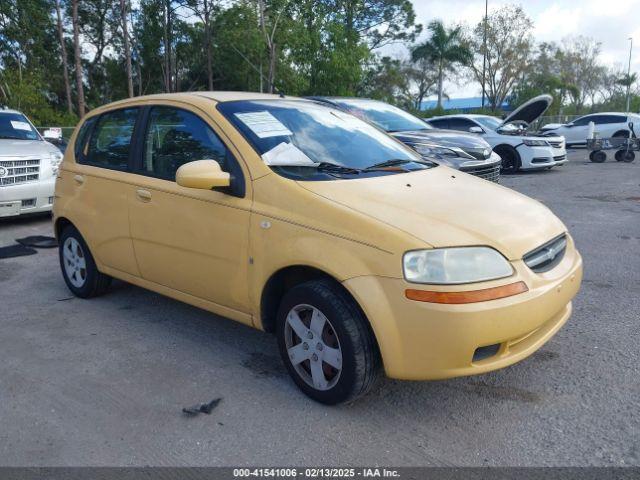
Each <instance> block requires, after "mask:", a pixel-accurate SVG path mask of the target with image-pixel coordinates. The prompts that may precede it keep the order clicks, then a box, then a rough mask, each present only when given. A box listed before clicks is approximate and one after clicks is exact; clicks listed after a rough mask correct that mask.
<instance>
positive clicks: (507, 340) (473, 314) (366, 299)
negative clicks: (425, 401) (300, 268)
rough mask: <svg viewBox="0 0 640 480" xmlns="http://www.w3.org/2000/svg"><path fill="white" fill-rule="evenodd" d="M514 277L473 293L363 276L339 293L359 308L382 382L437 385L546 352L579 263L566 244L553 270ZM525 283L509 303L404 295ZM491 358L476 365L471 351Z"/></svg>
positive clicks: (563, 316) (518, 264) (567, 305)
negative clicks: (484, 350)
mask: <svg viewBox="0 0 640 480" xmlns="http://www.w3.org/2000/svg"><path fill="white" fill-rule="evenodd" d="M512 264H513V266H514V269H515V270H516V273H515V274H514V276H512V277H510V278H508V279H503V280H501V281H493V282H486V283H483V284H481V285H480V286H478V284H476V285H473V286H469V285H466V286H457V287H455V286H449V287H443V286H433V285H415V284H410V283H407V282H406V281H404V280H403V279H396V278H382V277H373V276H365V277H358V278H353V279H350V280H347V281H345V282H344V285H345V287H346V288H347V289H348V290H349V291H350V292H351V293H352V294H353V296H354V297H355V298H356V300H357V301H358V303H359V304H360V305H361V307H362V308H363V310H364V312H365V314H366V315H367V318H368V319H369V321H370V322H371V325H372V328H373V330H374V333H375V335H376V338H377V340H378V345H379V347H380V352H381V354H382V359H383V363H384V367H385V372H386V374H387V376H389V377H392V378H398V379H406V380H436V379H444V378H452V377H459V376H466V375H476V374H480V373H485V372H489V371H492V370H497V369H500V368H504V367H507V366H509V365H512V364H514V363H516V362H518V361H520V360H522V359H524V358H526V357H528V356H529V355H531V354H532V353H533V352H535V351H536V350H537V349H539V348H540V347H541V346H542V345H544V344H545V343H546V342H547V341H548V340H549V339H550V338H551V337H552V336H553V335H554V334H555V333H556V332H557V331H558V330H559V329H560V328H561V327H562V326H563V325H564V323H565V322H566V321H567V319H568V318H569V316H570V315H571V310H572V304H571V301H572V299H573V298H574V296H575V295H576V294H577V292H578V290H579V289H580V284H581V281H582V258H581V257H580V254H579V253H578V252H577V250H575V247H574V246H573V242H572V241H570V244H569V246H568V247H567V252H566V253H565V256H564V258H563V259H562V261H561V262H560V263H559V264H558V266H556V267H555V268H554V269H553V270H551V271H549V272H546V273H541V274H536V273H534V272H532V271H531V270H529V268H528V267H527V266H526V265H525V264H524V262H522V261H515V262H512ZM518 281H523V282H525V283H526V285H527V287H528V289H529V290H528V291H527V292H525V293H521V294H518V295H514V296H512V297H508V298H502V299H499V300H491V301H487V302H479V303H470V304H463V305H445V304H436V303H425V302H418V301H413V300H409V299H407V298H406V296H405V291H406V290H407V289H416V288H418V289H420V288H422V289H424V290H434V291H448V292H452V291H458V292H461V291H469V290H477V289H483V288H491V287H496V286H501V285H506V284H510V283H514V282H518ZM488 346H492V347H495V349H496V350H497V353H495V354H494V355H492V356H489V357H488V358H483V359H478V357H476V359H475V360H474V355H475V354H476V351H477V349H479V348H481V347H488Z"/></svg>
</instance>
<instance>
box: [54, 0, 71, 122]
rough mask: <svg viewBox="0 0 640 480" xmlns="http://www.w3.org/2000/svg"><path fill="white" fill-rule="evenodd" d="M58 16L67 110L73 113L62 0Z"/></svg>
mask: <svg viewBox="0 0 640 480" xmlns="http://www.w3.org/2000/svg"><path fill="white" fill-rule="evenodd" d="M56 16H57V17H58V38H59V39H60V50H61V52H62V75H63V77H64V92H65V94H66V97H67V110H68V112H69V115H73V101H72V100H71V84H70V83H69V67H68V66H67V47H66V46H65V44H64V29H63V27H62V13H61V12H60V0H56Z"/></svg>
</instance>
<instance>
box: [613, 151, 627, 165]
mask: <svg viewBox="0 0 640 480" xmlns="http://www.w3.org/2000/svg"><path fill="white" fill-rule="evenodd" d="M624 153H625V151H624V150H618V151H617V152H616V154H615V155H614V157H615V159H616V162H621V161H622V156H623V155H624Z"/></svg>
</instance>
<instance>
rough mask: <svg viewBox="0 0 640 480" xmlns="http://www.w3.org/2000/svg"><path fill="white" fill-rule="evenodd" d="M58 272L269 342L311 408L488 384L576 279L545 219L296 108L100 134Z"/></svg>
mask: <svg viewBox="0 0 640 480" xmlns="http://www.w3.org/2000/svg"><path fill="white" fill-rule="evenodd" d="M54 221H55V230H56V235H57V237H58V239H59V244H60V264H61V268H62V274H63V276H64V280H65V281H66V283H67V285H68V287H69V288H70V289H71V291H72V292H73V293H74V294H76V295H77V296H79V297H83V298H85V297H92V296H95V295H99V294H101V293H103V292H104V291H105V290H106V289H107V287H108V285H109V283H110V281H111V278H118V279H121V280H124V281H126V282H130V283H132V284H135V285H138V286H141V287H143V288H147V289H150V290H153V291H155V292H158V293H160V294H163V295H167V296H170V297H173V298H175V299H177V300H181V301H183V302H186V303H189V304H192V305H195V306H197V307H200V308H203V309H205V310H208V311H211V312H214V313H216V314H219V315H222V316H225V317H228V318H231V319H233V320H236V321H239V322H241V323H244V324H247V325H250V326H253V327H256V328H259V329H263V330H265V331H267V332H273V333H275V334H276V336H277V339H278V345H279V349H280V353H281V356H282V359H283V361H284V363H285V365H286V367H287V369H288V371H289V373H290V374H291V377H292V378H293V380H294V381H295V383H296V384H297V385H298V387H300V389H301V390H302V391H303V392H304V393H306V394H307V395H309V396H310V397H312V398H313V399H315V400H318V401H320V402H324V403H328V404H335V403H339V402H345V401H351V400H353V399H355V398H357V397H358V396H361V395H363V394H364V393H366V392H367V391H368V390H370V389H371V387H372V385H373V384H374V383H375V380H376V379H377V378H378V377H379V376H380V374H381V373H382V372H383V371H384V373H386V375H387V376H389V377H393V378H399V379H411V380H429V379H443V378H450V377H457V376H463V375H475V374H479V373H484V372H488V371H491V370H495V369H498V368H502V367H506V366H508V365H511V364H513V363H515V362H518V361H519V360H522V359H524V358H525V357H527V356H529V355H531V354H532V353H533V352H535V351H536V350H537V349H538V348H540V346H542V345H543V344H544V343H545V342H546V341H547V340H549V339H550V338H551V337H552V336H553V335H554V334H555V333H556V332H557V331H558V330H559V329H560V328H561V327H562V325H563V324H564V323H565V322H566V321H567V319H568V318H569V316H570V314H571V300H572V299H573V297H574V296H575V295H576V293H577V292H578V289H579V287H580V282H581V278H582V260H581V257H580V255H579V253H578V252H577V250H576V248H575V246H574V243H573V240H572V238H571V236H570V235H569V233H568V232H567V229H566V227H565V226H564V225H563V224H562V222H560V220H558V218H556V217H555V216H554V215H553V214H552V213H551V212H550V211H549V210H548V209H547V208H546V207H545V206H543V205H541V204H540V203H538V202H536V201H534V200H531V199H529V198H527V197H525V196H523V195H520V194H518V193H516V192H513V191H511V190H509V189H507V188H504V187H501V186H499V185H495V184H492V183H489V182H486V181H484V180H481V179H478V178H475V177H473V176H471V175H468V174H465V173H462V172H459V171H456V170H452V169H450V168H448V167H444V166H438V165H436V164H433V163H430V162H428V161H426V160H424V159H422V158H421V157H420V156H418V155H417V154H416V153H415V152H413V151H412V150H410V149H409V148H407V147H405V146H404V145H403V144H401V143H399V142H398V141H397V140H395V139H393V138H392V137H390V136H387V135H386V134H384V133H383V132H381V131H380V130H378V129H376V128H375V127H373V126H371V125H369V124H367V123H365V122H363V121H361V120H360V119H358V118H356V117H354V116H351V115H349V114H347V113H344V112H342V111H340V110H337V109H334V108H331V107H330V106H325V105H320V104H317V103H315V102H312V101H308V100H303V99H296V98H292V97H279V96H275V95H262V94H250V93H225V92H221V93H189V94H186V93H185V94H173V95H158V96H149V97H141V98H136V99H131V100H125V101H122V102H118V103H114V104H111V105H108V106H105V107H103V108H100V109H98V110H96V111H94V112H92V113H91V114H89V115H88V116H87V117H86V118H85V120H84V121H83V122H82V124H81V125H80V127H79V128H78V129H77V130H76V133H75V134H74V136H73V138H72V139H71V143H70V145H69V148H68V149H67V152H66V155H65V157H64V160H63V162H62V164H61V166H60V170H59V172H58V178H57V182H56V190H55V205H54Z"/></svg>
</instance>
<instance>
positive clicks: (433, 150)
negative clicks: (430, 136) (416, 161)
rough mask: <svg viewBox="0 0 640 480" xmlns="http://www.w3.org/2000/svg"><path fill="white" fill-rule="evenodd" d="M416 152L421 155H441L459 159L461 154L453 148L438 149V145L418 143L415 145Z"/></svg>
mask: <svg viewBox="0 0 640 480" xmlns="http://www.w3.org/2000/svg"><path fill="white" fill-rule="evenodd" d="M414 148H415V150H416V152H418V153H419V154H420V155H436V156H438V155H440V156H443V157H459V156H460V155H459V153H458V152H457V151H456V150H454V149H452V148H445V147H438V146H436V145H427V144H425V143H418V144H416V145H414Z"/></svg>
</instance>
